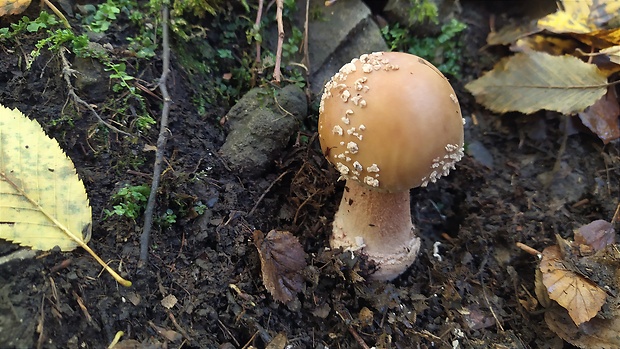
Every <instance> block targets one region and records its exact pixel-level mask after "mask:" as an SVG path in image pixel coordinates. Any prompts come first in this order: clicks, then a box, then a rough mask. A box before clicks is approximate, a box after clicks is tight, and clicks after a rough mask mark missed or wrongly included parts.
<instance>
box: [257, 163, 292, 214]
mask: <svg viewBox="0 0 620 349" xmlns="http://www.w3.org/2000/svg"><path fill="white" fill-rule="evenodd" d="M288 172H289V171H284V172H283V173H282V174H281V175H279V176H278V178H276V179H275V180H274V181H273V182H271V184H269V187H267V189H265V191H264V192H263V194H262V195H261V196H260V197H259V198H258V200H256V203H255V204H254V206H253V207H252V209H251V210H250V213H248V217H250V216H252V215H253V214H254V211H256V208H257V207H258V205H259V204H260V203H261V201H263V199H264V198H265V195H267V193H268V192H269V191H270V190H271V188H273V186H274V185H275V184H276V183H277V182H278V181H279V180H280V179H282V177H284V176H285V175H286V174H287V173H288Z"/></svg>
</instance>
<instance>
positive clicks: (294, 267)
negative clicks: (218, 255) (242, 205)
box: [253, 230, 306, 303]
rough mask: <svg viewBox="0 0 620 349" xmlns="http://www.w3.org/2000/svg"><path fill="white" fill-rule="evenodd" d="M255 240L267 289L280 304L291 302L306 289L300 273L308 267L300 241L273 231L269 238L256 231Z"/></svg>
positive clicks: (292, 236)
mask: <svg viewBox="0 0 620 349" xmlns="http://www.w3.org/2000/svg"><path fill="white" fill-rule="evenodd" d="M253 238H254V245H255V246H256V248H257V249H258V254H259V255H260V262H261V269H262V273H263V284H264V285H265V288H266V289H267V291H269V293H271V295H272V296H273V298H274V299H276V300H277V301H280V302H282V303H288V302H290V301H292V300H293V299H294V297H295V295H296V293H297V292H299V291H301V290H302V288H303V284H304V283H303V277H302V275H301V271H302V270H303V269H304V268H305V267H306V253H305V252H304V250H303V247H302V246H301V244H300V243H299V240H297V238H296V237H295V236H294V235H293V234H291V233H290V232H288V231H280V230H271V231H270V232H269V233H268V234H267V236H266V237H265V236H264V234H263V232H262V231H260V230H255V231H254V234H253Z"/></svg>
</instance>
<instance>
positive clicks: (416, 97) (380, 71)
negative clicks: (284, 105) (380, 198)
mask: <svg viewBox="0 0 620 349" xmlns="http://www.w3.org/2000/svg"><path fill="white" fill-rule="evenodd" d="M319 139H320V143H321V148H322V150H323V153H324V154H325V155H326V157H327V159H328V160H329V161H330V162H331V163H332V164H334V165H335V166H336V168H337V169H338V171H339V172H340V174H341V176H342V177H343V178H344V179H347V180H349V179H350V180H356V181H358V182H360V183H362V184H364V185H366V186H368V187H370V188H374V189H377V190H381V191H387V192H398V191H406V190H408V189H410V188H414V187H418V186H426V185H427V184H428V183H429V182H435V181H436V180H437V179H439V178H440V177H442V176H446V175H447V174H448V173H449V172H450V170H451V169H454V165H455V163H456V162H458V161H459V160H461V158H462V157H463V118H462V116H461V108H460V106H459V102H458V100H457V98H456V94H455V93H454V90H453V89H452V87H451V86H450V84H449V83H448V80H447V79H446V78H445V77H444V76H443V74H442V73H441V72H440V71H439V70H437V68H435V67H434V66H433V65H432V64H430V63H429V62H427V61H426V60H424V59H422V58H420V57H418V56H414V55H411V54H407V53H399V52H376V53H372V54H365V55H362V56H361V57H360V58H359V59H358V58H356V59H353V60H352V61H351V62H350V63H347V64H345V65H344V66H343V67H342V68H341V69H340V71H339V72H338V73H336V74H335V75H334V76H333V77H332V78H331V80H330V81H329V82H328V83H327V84H326V85H325V91H324V93H323V96H322V97H321V104H320V107H319Z"/></svg>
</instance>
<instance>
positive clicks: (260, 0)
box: [254, 0, 265, 67]
mask: <svg viewBox="0 0 620 349" xmlns="http://www.w3.org/2000/svg"><path fill="white" fill-rule="evenodd" d="M264 2H265V1H264V0H258V11H256V22H255V23H254V30H256V32H257V33H258V31H259V30H260V20H261V17H262V16H263V4H264ZM260 44H261V43H260V42H259V41H258V40H256V59H255V62H256V66H257V67H258V66H259V65H260V61H261V59H260Z"/></svg>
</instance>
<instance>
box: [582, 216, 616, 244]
mask: <svg viewBox="0 0 620 349" xmlns="http://www.w3.org/2000/svg"><path fill="white" fill-rule="evenodd" d="M615 242H616V232H615V231H614V226H613V225H612V224H611V223H609V222H607V221H604V220H602V219H599V220H596V221H593V222H591V223H589V224H586V225H584V226H582V227H580V228H579V229H577V230H576V231H575V243H576V244H580V245H588V246H590V247H592V249H593V250H594V251H601V250H603V249H604V248H605V247H607V246H608V245H611V244H613V243H615Z"/></svg>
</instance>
